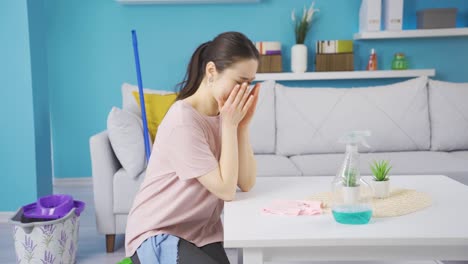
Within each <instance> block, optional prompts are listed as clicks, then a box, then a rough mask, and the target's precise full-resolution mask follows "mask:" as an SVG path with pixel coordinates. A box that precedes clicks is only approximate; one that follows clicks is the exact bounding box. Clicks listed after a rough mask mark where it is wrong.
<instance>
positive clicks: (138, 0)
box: [115, 0, 261, 5]
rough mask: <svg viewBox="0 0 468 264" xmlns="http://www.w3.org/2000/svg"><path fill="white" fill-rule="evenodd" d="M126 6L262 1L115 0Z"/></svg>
mask: <svg viewBox="0 0 468 264" xmlns="http://www.w3.org/2000/svg"><path fill="white" fill-rule="evenodd" d="M115 1H116V2H117V3H119V4H124V5H158V4H228V3H229V4H241V3H258V2H260V1H261V0H115Z"/></svg>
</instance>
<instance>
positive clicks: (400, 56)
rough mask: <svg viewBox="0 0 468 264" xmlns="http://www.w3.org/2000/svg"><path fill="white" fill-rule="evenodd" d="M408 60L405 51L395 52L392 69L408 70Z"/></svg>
mask: <svg viewBox="0 0 468 264" xmlns="http://www.w3.org/2000/svg"><path fill="white" fill-rule="evenodd" d="M407 69H408V60H407V59H406V57H405V54H404V53H401V52H400V53H395V56H394V57H393V61H392V70H407Z"/></svg>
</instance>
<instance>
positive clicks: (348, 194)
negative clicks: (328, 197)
mask: <svg viewBox="0 0 468 264" xmlns="http://www.w3.org/2000/svg"><path fill="white" fill-rule="evenodd" d="M358 202H359V186H357V187H343V203H344V204H357V203H358Z"/></svg>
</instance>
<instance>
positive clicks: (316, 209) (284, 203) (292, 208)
mask: <svg viewBox="0 0 468 264" xmlns="http://www.w3.org/2000/svg"><path fill="white" fill-rule="evenodd" d="M262 212H264V213H266V214H276V215H291V216H298V215H317V214H322V202H320V201H306V200H276V201H273V202H272V203H271V204H270V205H268V206H267V207H265V208H262Z"/></svg>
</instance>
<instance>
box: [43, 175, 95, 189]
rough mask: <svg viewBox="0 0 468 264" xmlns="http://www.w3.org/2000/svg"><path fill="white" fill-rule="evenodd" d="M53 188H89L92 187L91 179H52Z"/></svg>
mask: <svg viewBox="0 0 468 264" xmlns="http://www.w3.org/2000/svg"><path fill="white" fill-rule="evenodd" d="M52 184H53V185H54V186H68V187H69V186H91V185H93V179H92V178H91V177H80V178H54V179H53V183H52Z"/></svg>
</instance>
